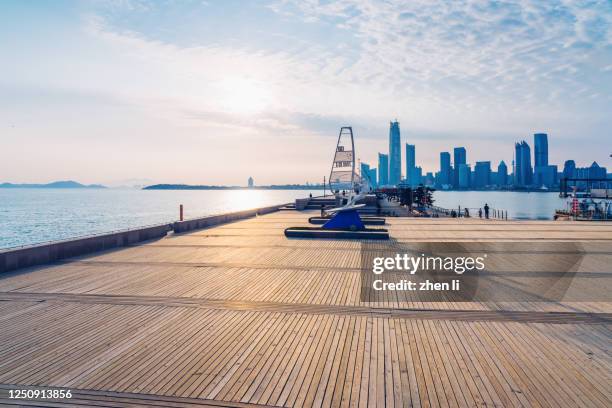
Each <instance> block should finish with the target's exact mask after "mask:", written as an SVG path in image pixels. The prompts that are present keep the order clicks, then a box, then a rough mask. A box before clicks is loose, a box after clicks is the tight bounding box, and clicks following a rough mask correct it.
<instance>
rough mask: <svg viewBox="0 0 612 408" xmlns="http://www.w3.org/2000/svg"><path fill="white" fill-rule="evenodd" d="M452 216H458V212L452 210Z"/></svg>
mask: <svg viewBox="0 0 612 408" xmlns="http://www.w3.org/2000/svg"><path fill="white" fill-rule="evenodd" d="M451 218H457V212H456V211H455V210H451Z"/></svg>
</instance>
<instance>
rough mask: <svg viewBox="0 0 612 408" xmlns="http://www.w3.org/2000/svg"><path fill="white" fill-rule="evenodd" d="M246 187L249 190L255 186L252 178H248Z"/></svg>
mask: <svg viewBox="0 0 612 408" xmlns="http://www.w3.org/2000/svg"><path fill="white" fill-rule="evenodd" d="M247 185H248V186H249V188H253V186H254V185H255V182H254V181H253V177H249V179H248V181H247Z"/></svg>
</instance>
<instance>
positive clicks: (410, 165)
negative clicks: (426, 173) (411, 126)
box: [406, 143, 419, 186]
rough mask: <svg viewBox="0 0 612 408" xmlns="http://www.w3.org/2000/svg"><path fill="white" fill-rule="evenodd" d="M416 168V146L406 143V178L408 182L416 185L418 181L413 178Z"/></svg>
mask: <svg viewBox="0 0 612 408" xmlns="http://www.w3.org/2000/svg"><path fill="white" fill-rule="evenodd" d="M415 168H416V147H415V145H411V144H408V143H406V180H407V181H408V184H410V185H412V186H414V185H418V184H419V183H418V181H416V179H415V178H414V177H415V176H416V175H415V171H414V169H415Z"/></svg>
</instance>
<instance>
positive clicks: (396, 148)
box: [389, 120, 402, 185]
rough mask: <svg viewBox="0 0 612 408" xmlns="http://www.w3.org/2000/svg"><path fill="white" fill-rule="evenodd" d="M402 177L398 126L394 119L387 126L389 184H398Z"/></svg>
mask: <svg viewBox="0 0 612 408" xmlns="http://www.w3.org/2000/svg"><path fill="white" fill-rule="evenodd" d="M401 178H402V151H401V143H400V128H399V123H398V122H397V120H396V121H394V122H391V125H390V127H389V184H391V185H398V184H399V183H400V181H401Z"/></svg>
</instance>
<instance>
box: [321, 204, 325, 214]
mask: <svg viewBox="0 0 612 408" xmlns="http://www.w3.org/2000/svg"><path fill="white" fill-rule="evenodd" d="M324 216H325V206H324V205H323V204H321V217H324Z"/></svg>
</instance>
